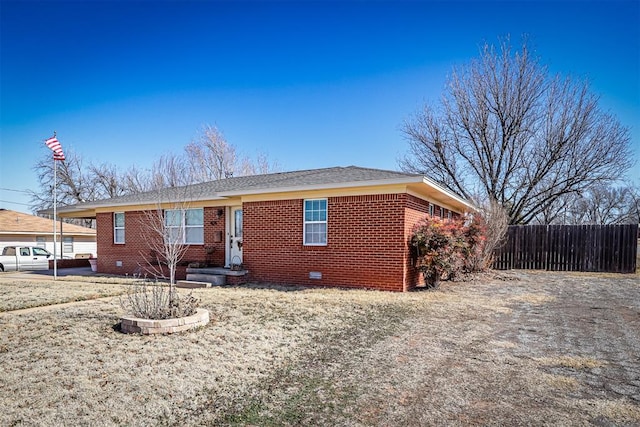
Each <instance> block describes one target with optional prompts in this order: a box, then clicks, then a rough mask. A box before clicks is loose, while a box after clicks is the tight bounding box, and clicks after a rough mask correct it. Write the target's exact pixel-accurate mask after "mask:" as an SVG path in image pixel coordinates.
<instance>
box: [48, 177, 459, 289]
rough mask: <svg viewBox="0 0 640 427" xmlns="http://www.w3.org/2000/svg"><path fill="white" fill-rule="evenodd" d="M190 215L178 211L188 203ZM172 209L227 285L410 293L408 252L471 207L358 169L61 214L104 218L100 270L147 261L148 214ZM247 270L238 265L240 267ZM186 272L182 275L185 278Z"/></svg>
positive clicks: (164, 193)
mask: <svg viewBox="0 0 640 427" xmlns="http://www.w3.org/2000/svg"><path fill="white" fill-rule="evenodd" d="M185 194H188V200H187V201H188V210H187V211H182V213H179V212H176V211H172V206H174V205H172V202H176V201H183V202H184V201H185V200H184V199H185V198H187V196H185ZM160 205H161V207H162V208H163V209H165V211H164V214H165V218H166V216H167V215H171V218H174V219H175V225H176V226H178V227H181V228H182V230H183V231H184V235H185V240H186V243H188V249H187V252H186V254H185V256H184V258H183V259H184V260H185V261H188V262H203V263H208V264H213V265H217V266H218V267H219V268H218V269H217V271H218V273H221V274H226V275H227V277H228V279H229V280H227V282H232V283H233V282H240V281H242V282H246V281H260V282H271V283H284V284H302V285H331V286H344V287H359V288H370V289H379V290H390V291H407V290H410V289H412V288H413V287H415V286H416V285H418V284H419V281H420V279H421V278H420V274H419V273H418V272H417V271H416V270H415V269H414V268H413V266H412V262H411V256H410V250H409V245H408V239H409V236H410V232H411V229H412V227H413V225H414V224H415V223H416V222H417V221H418V220H419V219H421V218H423V217H424V216H425V215H427V214H431V215H435V216H441V217H443V218H447V217H449V218H450V217H454V216H457V215H460V214H461V213H462V212H463V211H465V210H469V209H471V205H470V204H469V203H468V202H466V201H465V200H463V199H461V198H460V197H459V196H457V195H455V194H453V193H451V192H450V191H448V190H446V189H444V188H442V187H440V186H438V185H437V184H436V183H434V182H433V181H431V180H429V179H428V178H426V177H425V176H423V175H417V174H407V173H402V172H392V171H385V170H377V169H366V168H360V167H355V166H349V167H333V168H326V169H315V170H303V171H295V172H284V173H272V174H265V175H254V176H243V177H232V178H228V179H222V180H218V181H212V182H207V183H202V184H195V185H191V186H187V187H181V188H169V189H164V190H161V191H153V192H148V193H140V194H133V195H127V196H122V197H117V198H112V199H107V200H100V201H95V202H87V203H80V204H77V205H72V206H65V207H61V208H59V210H58V214H59V215H60V216H61V217H73V218H95V219H96V228H97V242H98V265H97V268H98V272H102V273H110V274H125V273H127V274H132V273H134V272H136V271H138V272H139V271H140V269H141V266H142V265H143V264H144V259H143V256H142V255H143V254H144V253H146V252H145V251H147V252H148V250H149V249H148V246H147V247H146V246H145V239H144V236H143V234H142V233H144V227H143V226H142V221H144V211H145V210H147V211H148V210H150V209H154V210H155V209H157V207H158V206H160ZM240 266H241V268H230V267H240ZM186 274H187V268H186V267H184V266H183V267H181V268H179V270H178V275H177V277H178V278H184V277H185V275H186Z"/></svg>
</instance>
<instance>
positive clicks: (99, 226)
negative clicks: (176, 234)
mask: <svg viewBox="0 0 640 427" xmlns="http://www.w3.org/2000/svg"><path fill="white" fill-rule="evenodd" d="M218 210H219V208H205V209H204V245H190V246H189V248H188V250H187V252H186V253H185V255H184V257H183V258H182V262H183V263H186V262H188V261H200V262H211V263H212V264H214V265H219V266H222V265H224V245H225V237H224V236H225V234H224V230H225V218H224V209H223V210H222V216H220V217H218ZM124 218H125V243H124V244H115V243H113V214H112V213H99V214H97V215H96V230H97V243H98V272H99V273H106V274H123V275H124V274H134V273H140V272H142V274H144V273H145V272H146V270H148V267H149V266H148V265H147V263H146V262H145V260H144V257H143V255H144V256H149V255H150V253H151V249H150V248H149V244H148V243H147V240H146V238H145V234H147V235H151V234H150V233H148V231H147V229H146V227H145V226H144V219H145V216H144V214H143V213H142V212H139V211H137V212H125V215H124ZM216 232H221V233H222V239H221V240H220V241H219V242H215V237H216ZM208 246H211V247H213V248H214V251H213V254H211V255H208V254H207V253H206V252H205V247H208ZM117 261H121V262H122V267H118V266H117V265H116V262H117ZM184 277H185V266H181V267H179V268H178V269H177V278H178V279H184Z"/></svg>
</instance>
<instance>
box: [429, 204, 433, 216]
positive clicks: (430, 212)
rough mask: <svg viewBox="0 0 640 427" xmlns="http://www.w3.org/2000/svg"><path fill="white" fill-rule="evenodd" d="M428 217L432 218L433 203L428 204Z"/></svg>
mask: <svg viewBox="0 0 640 427" xmlns="http://www.w3.org/2000/svg"><path fill="white" fill-rule="evenodd" d="M429 216H430V217H433V203H429Z"/></svg>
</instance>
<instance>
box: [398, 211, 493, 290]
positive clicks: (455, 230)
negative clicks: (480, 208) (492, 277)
mask: <svg viewBox="0 0 640 427" xmlns="http://www.w3.org/2000/svg"><path fill="white" fill-rule="evenodd" d="M484 230H485V226H484V224H483V222H482V219H481V218H480V217H479V216H473V217H471V216H469V217H461V218H456V219H447V220H444V219H440V218H436V217H431V216H427V217H426V218H425V219H423V220H422V221H420V222H419V223H418V224H416V225H415V226H414V228H413V232H412V236H411V241H410V244H411V245H412V246H413V247H414V248H415V253H416V254H417V259H416V267H417V268H418V269H419V270H420V271H421V272H422V274H423V275H424V278H425V282H426V284H427V286H429V287H434V288H437V287H438V285H439V283H440V280H442V279H444V280H451V279H453V278H455V277H456V276H457V275H459V274H460V273H462V272H473V271H478V270H481V269H482V268H483V265H482V245H483V243H484Z"/></svg>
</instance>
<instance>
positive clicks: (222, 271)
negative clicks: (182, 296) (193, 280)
mask: <svg viewBox="0 0 640 427" xmlns="http://www.w3.org/2000/svg"><path fill="white" fill-rule="evenodd" d="M247 273H249V271H247V270H231V269H229V268H223V267H205V268H193V267H188V268H187V274H213V275H217V276H219V275H222V276H244V275H246V274H247Z"/></svg>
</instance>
